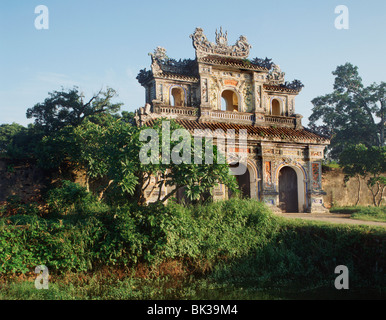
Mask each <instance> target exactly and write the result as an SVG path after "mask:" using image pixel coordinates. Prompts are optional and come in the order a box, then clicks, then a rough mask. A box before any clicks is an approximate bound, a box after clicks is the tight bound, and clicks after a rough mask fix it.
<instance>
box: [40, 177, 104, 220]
mask: <svg viewBox="0 0 386 320" xmlns="http://www.w3.org/2000/svg"><path fill="white" fill-rule="evenodd" d="M47 204H48V207H49V210H50V212H51V213H53V214H59V215H67V214H80V215H82V214H87V213H89V214H90V213H97V212H100V211H103V210H104V209H106V206H104V205H103V204H102V203H101V202H99V201H98V199H96V197H95V196H93V195H92V194H91V193H90V192H88V191H87V189H86V188H85V187H82V186H81V185H79V184H77V183H74V182H71V181H67V180H65V181H63V183H62V186H61V187H59V188H55V189H52V190H50V191H49V192H48V197H47Z"/></svg>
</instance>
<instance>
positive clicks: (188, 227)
mask: <svg viewBox="0 0 386 320" xmlns="http://www.w3.org/2000/svg"><path fill="white" fill-rule="evenodd" d="M66 197H67V196H66V195H64V196H63V198H64V200H63V203H62V206H63V207H66V206H67V207H68V208H73V206H74V205H75V206H76V208H77V210H79V212H82V214H79V213H77V214H75V213H74V212H73V213H72V214H67V215H66V216H63V215H60V213H61V212H63V211H62V209H60V210H58V208H57V206H56V205H55V204H52V207H51V217H50V218H39V217H38V216H36V215H34V214H31V215H19V216H12V217H8V218H3V219H1V220H0V244H1V246H0V261H2V264H1V265H0V272H1V273H3V274H4V273H12V272H28V271H31V270H32V269H33V268H34V267H35V266H36V265H41V264H45V265H46V266H47V267H48V268H49V270H50V272H51V273H55V274H58V273H63V272H66V271H76V272H85V271H90V270H94V271H95V270H98V269H100V268H101V267H104V266H115V267H126V268H136V266H138V264H139V263H142V264H146V265H149V266H156V265H159V264H160V263H162V262H165V261H180V262H181V263H182V264H183V265H184V268H186V269H187V270H190V272H192V273H198V274H202V273H207V272H211V275H212V277H214V278H215V279H217V280H219V281H228V280H230V279H234V280H235V281H238V280H240V281H242V280H243V279H244V280H248V279H249V280H252V279H253V280H254V281H260V282H261V283H262V284H264V283H265V284H269V283H271V282H275V283H280V282H283V281H284V282H286V281H287V282H288V281H289V282H290V281H322V280H324V281H326V279H330V280H332V279H334V277H335V275H334V269H335V267H336V266H337V265H340V264H343V265H346V266H348V267H349V269H350V272H351V273H350V279H352V281H353V283H356V284H357V285H364V284H366V285H367V284H369V283H370V284H376V285H378V286H384V285H385V284H386V282H385V279H384V274H383V273H382V268H383V269H384V268H385V267H386V265H385V261H386V256H385V252H386V251H385V240H386V239H385V237H386V234H385V232H384V231H383V230H378V231H377V230H376V229H371V228H370V227H365V226H356V227H352V226H333V225H323V224H317V223H307V222H289V221H287V220H281V219H279V218H278V217H276V216H273V215H272V214H271V212H270V211H269V210H268V209H267V208H266V207H265V205H263V204H262V203H259V202H256V201H252V200H238V199H233V200H230V201H224V202H216V203H210V204H207V205H196V206H182V205H178V204H175V203H169V204H168V205H167V206H163V205H161V204H155V205H151V206H147V207H141V206H137V205H127V206H123V207H117V208H111V207H110V208H109V207H106V206H105V207H100V208H99V209H97V210H95V207H93V206H92V205H91V203H92V200H91V199H89V201H85V202H84V203H83V204H82V203H80V202H79V201H75V202H76V204H75V203H70V202H68V201H67V200H65V199H66ZM75 198H76V197H75ZM82 207H83V209H81V208H82ZM86 208H89V209H86ZM90 208H91V209H90ZM88 210H89V211H90V212H89V213H88V212H87V211H88ZM55 211H57V212H56V216H55ZM69 212H70V211H69Z"/></svg>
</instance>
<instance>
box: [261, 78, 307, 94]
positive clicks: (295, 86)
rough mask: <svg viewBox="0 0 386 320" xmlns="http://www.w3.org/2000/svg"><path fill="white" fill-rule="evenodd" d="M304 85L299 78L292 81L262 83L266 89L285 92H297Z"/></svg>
mask: <svg viewBox="0 0 386 320" xmlns="http://www.w3.org/2000/svg"><path fill="white" fill-rule="evenodd" d="M303 87H304V84H303V83H302V82H301V81H300V80H294V81H292V82H287V81H286V82H284V83H282V84H271V83H268V84H264V89H266V90H267V91H275V92H286V93H299V92H300V91H301V90H302V89H303Z"/></svg>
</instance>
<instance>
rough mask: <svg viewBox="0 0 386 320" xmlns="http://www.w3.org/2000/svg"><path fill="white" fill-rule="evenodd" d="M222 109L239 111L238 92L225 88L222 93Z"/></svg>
mask: <svg viewBox="0 0 386 320" xmlns="http://www.w3.org/2000/svg"><path fill="white" fill-rule="evenodd" d="M221 110H223V111H238V110H239V99H238V97H237V94H236V92H234V91H232V90H225V91H223V93H222V94H221Z"/></svg>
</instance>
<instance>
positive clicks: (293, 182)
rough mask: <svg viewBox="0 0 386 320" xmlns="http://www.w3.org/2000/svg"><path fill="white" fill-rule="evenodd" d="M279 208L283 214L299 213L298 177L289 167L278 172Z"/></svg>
mask: <svg viewBox="0 0 386 320" xmlns="http://www.w3.org/2000/svg"><path fill="white" fill-rule="evenodd" d="M279 206H280V209H281V210H282V211H283V212H299V201H298V177H297V174H296V171H295V170H294V169H292V168H291V167H287V166H286V167H283V168H282V169H281V170H280V172H279Z"/></svg>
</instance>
